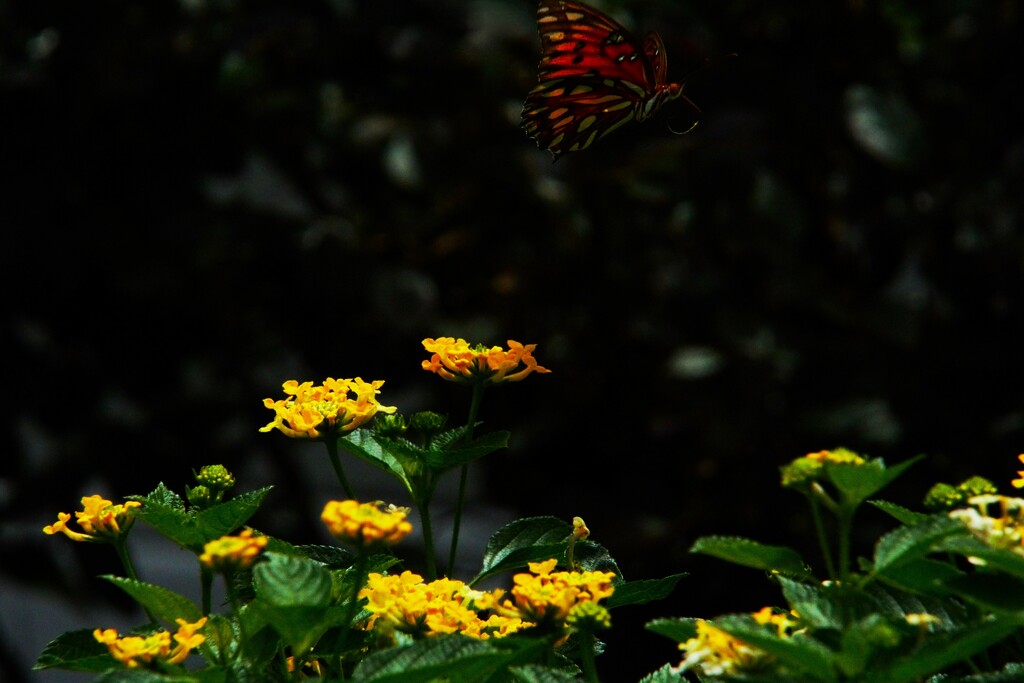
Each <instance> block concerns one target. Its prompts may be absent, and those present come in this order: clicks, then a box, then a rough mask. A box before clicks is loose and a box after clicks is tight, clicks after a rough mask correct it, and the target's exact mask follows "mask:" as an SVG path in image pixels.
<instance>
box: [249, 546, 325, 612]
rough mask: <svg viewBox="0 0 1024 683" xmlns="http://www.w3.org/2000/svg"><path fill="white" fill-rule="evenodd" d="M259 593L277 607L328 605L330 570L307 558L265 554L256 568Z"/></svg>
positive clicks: (255, 578) (254, 571)
mask: <svg viewBox="0 0 1024 683" xmlns="http://www.w3.org/2000/svg"><path fill="white" fill-rule="evenodd" d="M253 585H254V587H255V589H256V595H257V596H259V598H260V599H262V600H264V601H265V602H267V603H268V604H271V605H275V606H281V607H284V606H292V605H302V606H325V605H328V604H330V602H331V585H332V579H331V572H330V570H328V569H327V567H325V566H324V565H322V564H320V563H319V562H317V561H315V560H311V559H309V558H306V557H293V556H290V555H280V554H278V553H264V561H262V562H260V563H259V564H257V565H256V566H255V567H253Z"/></svg>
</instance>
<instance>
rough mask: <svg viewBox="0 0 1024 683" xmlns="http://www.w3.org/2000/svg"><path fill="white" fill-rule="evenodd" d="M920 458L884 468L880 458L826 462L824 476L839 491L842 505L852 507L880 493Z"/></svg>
mask: <svg viewBox="0 0 1024 683" xmlns="http://www.w3.org/2000/svg"><path fill="white" fill-rule="evenodd" d="M922 457H923V456H918V457H916V458H911V459H909V460H904V461H903V462H901V463H898V464H896V465H893V466H892V467H886V466H885V462H884V461H883V460H882V459H881V458H874V459H872V460H868V461H866V462H863V463H859V464H854V463H835V462H826V463H825V475H826V477H827V478H828V480H829V481H830V482H832V485H833V486H835V487H836V489H838V490H839V493H840V495H841V498H842V501H843V503H844V504H846V505H848V506H851V507H852V506H856V505H860V504H861V503H863V502H864V501H865V500H867V499H868V498H869V497H870V496H873V495H874V494H876V493H878V492H879V491H881V490H882V489H883V488H885V487H886V486H888V485H889V484H890V483H891V482H892V481H893V480H894V479H896V478H897V477H898V476H900V475H901V474H903V472H904V471H906V469H907V468H908V467H910V466H911V465H913V464H914V463H916V462H917V461H919V460H921V458H922Z"/></svg>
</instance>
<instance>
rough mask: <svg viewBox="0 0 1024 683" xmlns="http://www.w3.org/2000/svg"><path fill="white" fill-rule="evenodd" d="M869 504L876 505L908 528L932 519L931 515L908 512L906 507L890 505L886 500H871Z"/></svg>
mask: <svg viewBox="0 0 1024 683" xmlns="http://www.w3.org/2000/svg"><path fill="white" fill-rule="evenodd" d="M868 504H870V505H874V506H875V507H876V508H878V509H879V510H881V511H882V512H884V513H886V514H888V515H889V516H891V517H894V518H895V519H896V521H898V522H900V523H901V524H906V525H908V526H909V525H913V524H917V523H918V522H923V521H925V520H926V519H928V518H930V517H931V515H929V514H927V513H924V512H916V511H914V510H908V509H907V508H905V507H902V506H900V505H897V504H896V503H890V502H889V501H886V500H869V501H868Z"/></svg>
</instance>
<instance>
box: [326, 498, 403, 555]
mask: <svg viewBox="0 0 1024 683" xmlns="http://www.w3.org/2000/svg"><path fill="white" fill-rule="evenodd" d="M380 506H381V503H380V501H378V502H375V503H360V502H359V501H357V500H332V501H329V502H328V503H327V505H325V506H324V511H323V512H322V513H321V515H320V519H321V520H322V521H323V523H324V524H325V525H326V526H327V530H328V531H330V532H331V534H332V535H333V536H334V537H335V538H338V539H340V540H343V541H349V542H351V543H355V544H356V545H370V544H372V543H377V542H381V543H387V544H389V545H390V544H394V543H398V542H399V541H401V540H402V539H403V538H405V537H406V536H407V535H408V534H409V532H410V531H412V524H410V523H409V522H408V521H406V511H405V510H404V509H403V508H397V507H394V506H388V507H387V508H386V509H384V510H382V509H381V508H380Z"/></svg>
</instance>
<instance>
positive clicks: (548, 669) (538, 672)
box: [509, 664, 579, 683]
mask: <svg viewBox="0 0 1024 683" xmlns="http://www.w3.org/2000/svg"><path fill="white" fill-rule="evenodd" d="M509 672H510V673H511V674H512V678H513V679H515V680H516V681H519V683H576V681H578V680H579V679H578V678H576V675H575V674H572V673H569V672H568V671H564V670H562V669H557V668H555V667H552V666H542V665H540V664H527V665H526V666H513V667H510V668H509Z"/></svg>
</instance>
